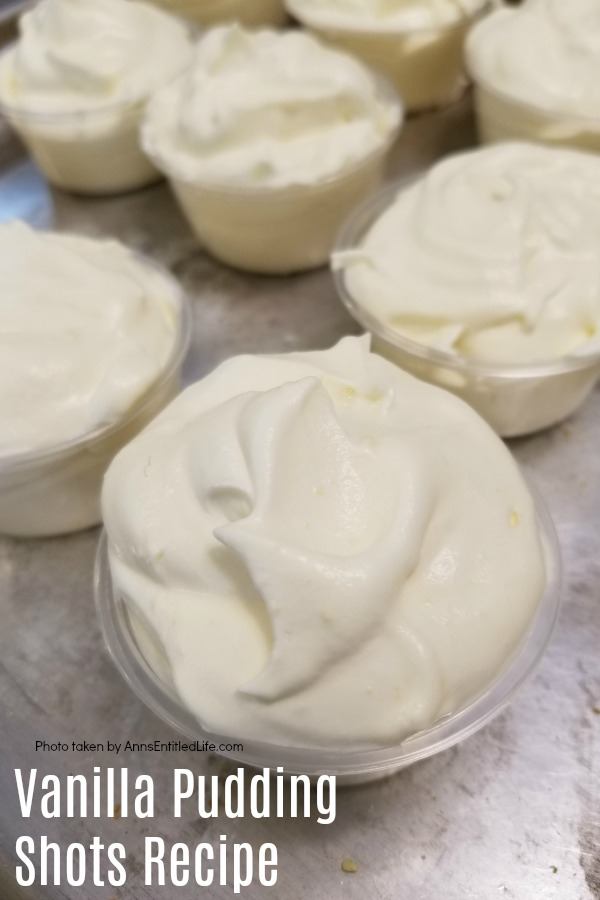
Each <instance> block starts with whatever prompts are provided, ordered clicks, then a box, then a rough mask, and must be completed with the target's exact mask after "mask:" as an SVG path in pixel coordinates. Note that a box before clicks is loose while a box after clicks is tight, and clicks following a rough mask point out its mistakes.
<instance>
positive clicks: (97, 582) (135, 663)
mask: <svg viewBox="0 0 600 900" xmlns="http://www.w3.org/2000/svg"><path fill="white" fill-rule="evenodd" d="M528 486H529V489H530V491H531V493H532V496H533V499H534V503H535V509H536V516H537V521H538V526H539V531H540V539H541V544H542V549H543V552H544V557H545V560H546V572H547V580H546V587H545V589H544V593H543V595H542V597H541V598H540V600H539V603H538V606H537V609H536V611H535V613H534V615H533V618H532V621H531V622H530V624H529V627H528V628H527V630H526V631H525V633H524V634H523V636H522V638H521V640H520V642H519V644H518V646H517V648H516V649H515V651H514V652H513V654H512V655H511V657H510V658H509V659H508V660H507V661H506V664H505V666H504V667H503V669H502V671H501V672H500V673H499V674H498V675H497V676H496V677H495V678H494V679H493V680H492V681H491V682H490V683H489V684H488V685H487V686H486V687H485V688H484V689H483V690H482V691H481V692H480V694H479V695H478V696H476V697H475V698H473V699H471V700H470V701H468V702H467V703H465V704H464V705H463V706H462V707H461V708H460V709H459V710H457V711H455V712H454V713H452V714H449V715H447V716H444V717H442V718H441V719H440V720H439V721H438V722H436V723H434V725H433V726H431V727H430V728H428V729H426V730H423V731H420V732H417V733H416V734H414V735H411V736H410V737H408V738H405V739H404V740H403V741H401V742H400V743H398V744H395V745H391V746H389V747H384V748H381V749H369V750H345V749H344V750H340V749H336V750H321V749H310V748H305V747H289V746H282V745H277V744H271V743H265V742H259V741H256V740H248V739H246V738H244V737H243V735H221V734H214V733H212V732H209V731H207V730H205V729H204V728H203V727H202V726H201V725H200V723H199V721H198V720H197V719H196V717H195V716H194V715H193V713H191V711H190V710H188V709H187V708H186V707H185V706H184V705H183V703H182V701H181V700H180V699H179V698H178V697H177V695H176V693H175V691H174V690H169V689H168V688H167V686H166V685H165V684H164V682H162V681H161V680H160V678H159V676H158V675H156V674H155V672H154V671H153V670H152V669H151V667H150V665H149V663H147V662H146V660H145V658H144V656H143V654H142V652H141V650H140V649H139V646H138V644H137V642H136V640H135V637H134V636H133V631H132V628H131V623H130V620H129V615H128V612H127V605H126V601H125V599H124V598H123V597H117V596H115V592H114V587H113V583H112V578H111V574H110V567H109V562H108V537H107V533H106V531H105V530H104V529H103V530H102V532H101V534H100V538H99V541H98V549H97V554H96V561H95V567H94V597H95V605H96V612H97V615H98V619H99V623H100V628H101V632H102V635H103V638H104V642H105V645H106V648H107V650H108V653H109V655H110V656H111V658H112V660H113V663H114V664H115V666H116V668H117V669H118V670H119V672H120V673H121V675H122V677H123V678H124V680H125V682H126V683H127V685H128V686H129V688H130V689H131V690H132V691H133V693H134V694H135V695H136V696H137V697H138V699H139V700H141V701H142V703H144V704H145V706H146V707H147V708H148V709H150V710H151V711H152V712H153V713H154V714H155V715H156V716H157V717H158V718H159V719H160V720H162V721H163V722H165V723H166V724H167V725H169V726H170V727H171V728H173V729H174V730H175V731H176V732H179V733H180V734H182V735H184V736H185V737H187V738H189V739H191V740H194V741H202V742H204V741H208V742H210V743H213V744H215V745H216V746H217V747H220V745H223V744H229V746H230V747H231V746H232V744H234V743H235V742H238V743H241V744H242V746H243V751H242V750H239V749H238V748H236V747H233V749H231V750H229V749H226V750H221V749H219V750H218V751H217V752H218V754H219V755H221V756H225V757H226V758H229V759H232V760H234V761H236V762H239V763H243V764H247V765H251V766H255V767H258V768H262V767H273V766H283V767H284V768H285V769H286V771H288V772H294V773H303V774H307V775H318V774H321V773H324V772H327V773H331V774H337V775H338V776H340V777H343V776H352V775H354V776H359V775H361V776H365V777H367V776H369V775H377V774H378V773H379V774H385V772H386V771H389V770H391V769H400V768H404V767H406V766H408V765H411V764H412V763H415V762H418V761H420V760H423V759H426V758H428V757H430V756H433V755H435V754H437V753H439V752H441V751H443V750H446V749H449V748H450V747H453V746H455V745H456V744H458V743H461V742H462V741H463V740H465V739H466V738H468V737H470V736H471V735H473V734H475V733H476V732H477V731H479V730H480V729H481V728H483V727H484V726H485V725H487V724H488V723H489V722H491V721H492V719H494V718H495V717H496V716H497V715H499V714H500V713H501V712H502V711H503V710H504V709H505V708H506V706H507V705H508V703H509V702H510V701H511V699H512V698H513V696H514V694H515V693H516V692H517V690H518V689H519V688H520V687H521V686H522V685H523V684H524V683H525V682H526V681H527V680H528V678H529V677H530V676H531V675H532V673H533V671H534V670H535V668H536V667H537V665H538V663H539V662H540V660H541V658H542V656H543V654H544V652H545V650H546V647H547V646H548V643H549V642H550V639H551V637H552V633H553V631H554V627H555V625H556V621H557V619H558V615H559V612H560V607H561V594H562V564H561V556H560V547H559V542H558V537H557V534H556V530H555V527H554V524H553V521H552V518H551V516H550V513H549V511H548V509H547V507H546V505H545V503H544V502H543V500H542V499H541V496H540V494H539V492H538V490H537V489H536V488H535V487H534V486H533V485H532V484H531V483H529V481H528Z"/></svg>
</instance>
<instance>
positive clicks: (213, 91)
mask: <svg viewBox="0 0 600 900" xmlns="http://www.w3.org/2000/svg"><path fill="white" fill-rule="evenodd" d="M399 121H400V107H399V103H398V102H397V101H396V100H395V99H392V98H391V97H390V96H387V95H386V96H385V97H384V96H382V92H381V89H380V87H379V84H378V82H377V80H376V78H375V76H373V74H372V73H371V72H370V71H369V70H368V69H367V68H366V67H364V66H363V65H362V64H361V63H359V62H358V61H356V60H354V59H352V58H351V57H350V56H347V55H346V54H344V53H340V52H338V51H335V50H330V49H327V48H326V47H324V46H322V45H321V44H320V43H319V42H318V41H317V40H316V39H315V38H313V37H311V36H310V35H308V34H305V33H303V32H301V31H299V30H298V31H288V32H277V31H271V30H268V29H264V30H261V31H246V30H244V29H242V28H241V27H240V26H238V25H228V26H221V27H219V28H215V29H212V30H211V31H209V32H207V33H206V35H205V36H204V37H203V38H202V39H201V40H200V42H199V44H198V45H197V48H196V52H195V57H194V61H193V64H192V65H191V66H190V67H189V69H187V70H186V71H185V72H184V73H183V74H182V75H181V77H180V78H178V79H177V80H176V81H175V82H174V83H173V84H171V85H169V86H167V87H166V88H164V89H163V90H162V91H159V93H158V94H157V95H156V96H155V97H154V98H153V100H152V103H151V104H150V106H149V108H148V113H147V118H146V122H145V125H144V128H143V132H142V140H143V144H144V147H145V149H146V150H147V152H148V153H149V155H150V156H151V157H152V158H153V159H154V160H155V161H157V163H158V165H159V167H160V168H162V169H163V170H164V171H167V172H169V174H171V175H172V176H174V177H177V178H181V179H183V180H188V179H189V180H201V181H205V182H209V183H210V182H223V183H226V184H228V185H231V184H236V183H238V184H242V185H244V186H253V185H256V186H263V185H266V186H287V185H290V184H302V183H312V182H315V181H320V180H322V179H325V178H327V177H329V176H331V175H335V174H338V173H340V172H341V171H343V170H344V169H345V168H347V167H349V166H352V165H353V164H355V163H357V162H359V161H361V160H363V159H364V158H365V157H367V156H369V155H370V154H371V153H372V152H374V151H375V150H377V149H379V148H381V147H382V146H383V145H384V144H385V143H387V142H388V141H389V140H390V139H391V136H392V135H393V134H394V132H395V130H396V128H397V127H398V124H399Z"/></svg>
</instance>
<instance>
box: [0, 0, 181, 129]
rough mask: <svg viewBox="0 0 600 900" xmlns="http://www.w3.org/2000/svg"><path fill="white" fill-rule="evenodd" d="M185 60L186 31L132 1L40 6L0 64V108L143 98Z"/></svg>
mask: <svg viewBox="0 0 600 900" xmlns="http://www.w3.org/2000/svg"><path fill="white" fill-rule="evenodd" d="M190 54H191V41H190V38H189V36H188V31H187V28H186V26H185V25H184V24H182V23H181V22H179V21H178V20H177V19H176V18H174V17H173V16H170V15H169V14H167V13H165V12H162V11H161V10H159V9H157V8H156V7H154V6H150V5H149V4H146V3H141V2H137V0H128V2H123V0H41V2H40V3H37V4H36V5H35V6H34V7H33V8H32V9H31V10H30V11H28V12H26V13H25V14H24V15H23V16H22V17H21V20H20V22H19V38H18V40H17V42H16V44H15V45H14V47H13V48H12V49H10V50H8V51H7V53H6V54H5V56H4V57H3V58H2V61H1V63H0V102H2V103H5V104H7V105H9V106H13V107H16V108H18V109H20V110H23V111H29V112H33V113H39V114H48V113H73V112H80V111H88V110H92V109H95V108H99V107H108V106H110V105H112V104H115V103H117V104H118V103H129V102H137V101H140V100H144V99H145V98H147V97H148V96H149V94H150V93H151V92H152V91H153V90H155V89H156V88H157V87H159V86H160V85H162V84H165V83H166V82H167V81H169V80H170V79H171V78H173V77H174V76H175V75H176V74H177V73H178V72H179V71H180V70H181V68H182V66H184V65H185V64H186V62H187V61H188V59H189V57H190Z"/></svg>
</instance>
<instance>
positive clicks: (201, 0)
mask: <svg viewBox="0 0 600 900" xmlns="http://www.w3.org/2000/svg"><path fill="white" fill-rule="evenodd" d="M153 2H154V3H156V4H157V5H159V6H162V7H163V9H166V10H168V11H169V12H173V13H176V14H177V15H179V16H183V17H184V18H186V19H189V20H190V21H192V22H197V23H198V24H200V25H215V24H216V23H217V22H232V21H235V22H240V23H241V24H242V25H244V26H246V27H250V28H252V27H254V28H258V27H264V26H267V25H272V26H278V25H283V23H284V22H285V20H286V18H287V14H286V11H285V8H284V5H283V0H153Z"/></svg>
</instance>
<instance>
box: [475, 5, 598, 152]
mask: <svg viewBox="0 0 600 900" xmlns="http://www.w3.org/2000/svg"><path fill="white" fill-rule="evenodd" d="M466 54H467V64H468V68H469V71H470V73H471V75H472V77H473V79H474V81H475V106H476V113H477V119H478V123H479V133H480V136H481V139H482V141H484V142H491V141H505V140H532V141H541V142H544V143H548V144H554V145H558V146H565V147H575V148H578V149H582V150H591V151H595V152H600V91H599V89H598V85H599V84H600V5H599V4H598V3H597V0H569V2H568V3H565V0H526V2H525V3H523V4H522V5H521V6H517V7H508V6H504V7H502V8H501V9H498V10H497V11H495V12H494V13H493V14H492V15H490V16H489V17H488V18H487V19H485V21H482V22H481V23H479V24H478V25H477V26H476V27H475V28H474V29H473V31H472V32H471V34H470V35H469V38H468V41H467V46H466Z"/></svg>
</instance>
